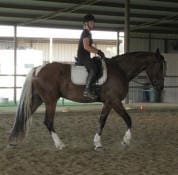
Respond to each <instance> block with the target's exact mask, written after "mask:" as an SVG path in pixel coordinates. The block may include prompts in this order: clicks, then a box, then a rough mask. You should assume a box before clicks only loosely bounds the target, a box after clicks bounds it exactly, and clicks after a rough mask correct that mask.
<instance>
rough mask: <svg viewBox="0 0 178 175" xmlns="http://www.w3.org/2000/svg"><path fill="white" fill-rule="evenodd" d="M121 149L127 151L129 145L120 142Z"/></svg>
mask: <svg viewBox="0 0 178 175" xmlns="http://www.w3.org/2000/svg"><path fill="white" fill-rule="evenodd" d="M121 145H122V148H123V149H127V148H128V147H129V145H128V144H127V143H126V142H121Z"/></svg>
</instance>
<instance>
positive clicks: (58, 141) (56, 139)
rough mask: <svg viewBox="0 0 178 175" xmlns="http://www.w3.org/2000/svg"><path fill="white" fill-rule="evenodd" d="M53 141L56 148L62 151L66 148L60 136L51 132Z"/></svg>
mask: <svg viewBox="0 0 178 175" xmlns="http://www.w3.org/2000/svg"><path fill="white" fill-rule="evenodd" d="M51 136H52V139H53V141H54V144H55V146H56V148H59V149H62V148H64V147H65V145H64V143H63V142H62V140H61V139H60V138H59V137H58V135H57V134H56V133H55V132H51Z"/></svg>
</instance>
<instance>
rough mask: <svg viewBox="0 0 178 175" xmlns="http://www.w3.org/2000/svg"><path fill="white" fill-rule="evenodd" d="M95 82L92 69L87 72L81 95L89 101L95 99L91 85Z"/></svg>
mask: <svg viewBox="0 0 178 175" xmlns="http://www.w3.org/2000/svg"><path fill="white" fill-rule="evenodd" d="M95 81H96V78H95V71H94V70H93V69H90V70H88V77H87V81H86V86H85V90H84V93H83V95H84V96H85V97H89V98H91V99H96V98H97V96H96V95H95V94H94V93H93V92H92V84H93V83H94V82H95Z"/></svg>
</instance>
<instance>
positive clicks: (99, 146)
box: [94, 104, 111, 150]
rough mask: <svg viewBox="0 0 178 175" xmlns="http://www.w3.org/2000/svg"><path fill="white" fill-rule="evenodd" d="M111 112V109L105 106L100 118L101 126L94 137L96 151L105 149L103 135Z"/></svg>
mask: <svg viewBox="0 0 178 175" xmlns="http://www.w3.org/2000/svg"><path fill="white" fill-rule="evenodd" d="M110 111H111V107H110V106H108V105H107V104H104V106H103V108H102V111H101V114H100V117H99V125H98V128H97V131H96V134H95V137H94V146H95V150H100V149H102V148H103V146H102V144H101V134H102V131H103V128H104V125H105V123H106V119H107V117H108V115H109V112H110Z"/></svg>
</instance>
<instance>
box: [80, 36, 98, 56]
mask: <svg viewBox="0 0 178 175" xmlns="http://www.w3.org/2000/svg"><path fill="white" fill-rule="evenodd" d="M83 46H84V49H85V50H87V51H88V52H90V53H95V54H97V53H98V49H96V48H94V47H92V46H90V39H89V38H88V37H85V38H83Z"/></svg>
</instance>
